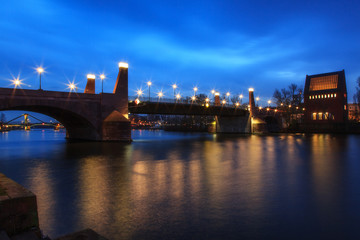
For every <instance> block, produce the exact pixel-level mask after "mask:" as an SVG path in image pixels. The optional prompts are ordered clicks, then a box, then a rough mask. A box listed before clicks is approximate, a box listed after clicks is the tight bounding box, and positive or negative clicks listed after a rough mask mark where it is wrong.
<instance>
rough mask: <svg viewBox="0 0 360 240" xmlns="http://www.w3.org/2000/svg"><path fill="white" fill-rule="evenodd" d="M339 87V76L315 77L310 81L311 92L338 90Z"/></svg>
mask: <svg viewBox="0 0 360 240" xmlns="http://www.w3.org/2000/svg"><path fill="white" fill-rule="evenodd" d="M337 85H338V75H330V76H324V77H315V78H311V80H310V91H319V90H328V89H336V88H337Z"/></svg>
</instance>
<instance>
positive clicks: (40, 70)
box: [36, 67, 44, 90]
mask: <svg viewBox="0 0 360 240" xmlns="http://www.w3.org/2000/svg"><path fill="white" fill-rule="evenodd" d="M36 71H37V72H38V73H39V76H40V88H39V90H42V89H41V73H43V72H44V69H43V68H42V67H38V68H37V69H36Z"/></svg>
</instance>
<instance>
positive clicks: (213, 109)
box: [129, 102, 248, 116]
mask: <svg viewBox="0 0 360 240" xmlns="http://www.w3.org/2000/svg"><path fill="white" fill-rule="evenodd" d="M129 112H130V113H136V114H164V115H208V116H245V115H246V114H247V113H248V111H247V110H245V109H241V108H234V107H227V106H209V107H205V106H204V105H200V104H183V103H181V104H179V103H161V102H157V103H154V102H142V103H140V104H138V105H137V104H135V103H134V102H131V103H129Z"/></svg>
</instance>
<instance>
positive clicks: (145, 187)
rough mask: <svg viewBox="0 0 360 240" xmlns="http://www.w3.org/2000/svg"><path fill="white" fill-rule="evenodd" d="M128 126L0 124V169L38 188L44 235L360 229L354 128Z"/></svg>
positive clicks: (327, 235) (359, 166)
mask: <svg viewBox="0 0 360 240" xmlns="http://www.w3.org/2000/svg"><path fill="white" fill-rule="evenodd" d="M132 135H133V139H134V141H133V142H132V143H131V144H124V143H101V142H69V141H66V140H65V139H64V138H65V132H63V131H57V132H56V131H53V130H31V131H27V132H26V131H11V132H5V133H0V172H2V173H4V174H5V175H7V176H8V177H10V178H12V179H14V180H15V181H17V182H18V183H20V184H22V185H23V186H25V187H26V188H28V189H29V190H31V191H32V192H33V193H35V194H36V195H37V201H38V211H39V218H40V227H41V229H42V230H43V233H44V234H45V235H49V236H50V237H52V238H55V237H58V236H60V235H63V234H66V233H70V232H73V231H78V230H82V229H84V228H92V229H94V230H95V231H97V232H98V233H100V234H102V235H103V236H105V237H107V238H109V239H360V233H359V230H358V228H359V223H360V135H330V134H310V135H304V134H293V135H271V136H257V135H245V136H241V135H225V136H224V135H210V134H205V133H201V134H200V133H171V132H164V131H144V130H141V131H140V130H136V131H135V130H134V131H132Z"/></svg>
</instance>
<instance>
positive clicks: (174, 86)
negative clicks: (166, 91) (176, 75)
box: [172, 84, 177, 97]
mask: <svg viewBox="0 0 360 240" xmlns="http://www.w3.org/2000/svg"><path fill="white" fill-rule="evenodd" d="M172 88H173V89H174V97H176V96H175V89H176V88H177V86H176V84H173V85H172Z"/></svg>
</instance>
